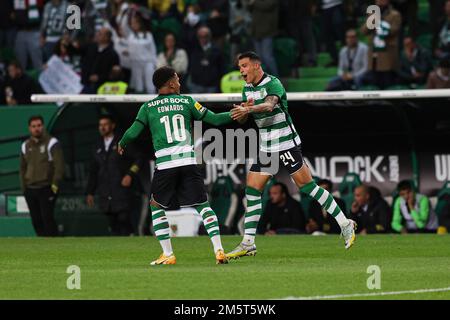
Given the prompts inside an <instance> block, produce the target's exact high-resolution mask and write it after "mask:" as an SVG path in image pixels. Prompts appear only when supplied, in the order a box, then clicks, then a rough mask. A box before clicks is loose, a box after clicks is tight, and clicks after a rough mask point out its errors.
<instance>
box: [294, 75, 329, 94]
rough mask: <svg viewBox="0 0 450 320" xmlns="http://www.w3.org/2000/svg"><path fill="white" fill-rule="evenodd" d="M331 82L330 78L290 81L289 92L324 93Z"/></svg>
mask: <svg viewBox="0 0 450 320" xmlns="http://www.w3.org/2000/svg"><path fill="white" fill-rule="evenodd" d="M329 81H330V79H329V78H312V79H308V78H304V79H288V80H287V91H304V92H309V91H323V90H325V88H326V87H327V85H328V82H329Z"/></svg>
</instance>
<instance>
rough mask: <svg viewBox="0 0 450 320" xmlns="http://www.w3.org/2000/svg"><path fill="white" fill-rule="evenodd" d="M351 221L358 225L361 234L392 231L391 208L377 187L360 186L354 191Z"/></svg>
mask: <svg viewBox="0 0 450 320" xmlns="http://www.w3.org/2000/svg"><path fill="white" fill-rule="evenodd" d="M354 197H355V201H354V202H353V203H352V208H351V215H352V217H351V219H353V220H355V221H356V223H357V224H358V230H359V233H360V234H367V233H386V232H388V231H389V229H390V227H389V226H390V223H391V219H392V217H391V208H390V207H389V204H388V203H387V202H386V201H385V200H384V199H383V197H382V196H381V193H380V191H379V190H378V189H377V188H375V187H369V186H367V185H364V184H362V185H360V186H358V187H356V188H355V190H354Z"/></svg>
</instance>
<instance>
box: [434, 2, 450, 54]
mask: <svg viewBox="0 0 450 320" xmlns="http://www.w3.org/2000/svg"><path fill="white" fill-rule="evenodd" d="M435 38H437V48H436V49H435V51H434V55H435V56H436V58H438V59H445V58H447V59H448V58H450V0H448V1H447V2H446V3H445V19H444V21H443V23H442V26H441V28H440V29H439V32H438V34H437V35H435Z"/></svg>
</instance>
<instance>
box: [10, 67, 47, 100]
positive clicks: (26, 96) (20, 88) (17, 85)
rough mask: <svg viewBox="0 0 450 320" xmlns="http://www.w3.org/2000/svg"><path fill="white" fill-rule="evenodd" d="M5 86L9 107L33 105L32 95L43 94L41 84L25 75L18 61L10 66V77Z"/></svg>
mask: <svg viewBox="0 0 450 320" xmlns="http://www.w3.org/2000/svg"><path fill="white" fill-rule="evenodd" d="M4 86H5V87H4V90H5V91H4V92H5V100H6V104H7V105H9V106H14V105H17V104H31V95H32V94H33V93H40V92H42V90H41V88H40V86H39V84H38V83H37V82H36V81H35V80H34V79H32V78H31V77H30V76H28V75H27V74H26V73H24V72H23V70H22V67H21V66H20V65H19V63H18V62H16V61H13V62H11V63H10V64H9V65H8V77H7V78H6V81H5V85H4Z"/></svg>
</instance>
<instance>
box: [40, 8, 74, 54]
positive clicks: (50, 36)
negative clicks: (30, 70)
mask: <svg viewBox="0 0 450 320" xmlns="http://www.w3.org/2000/svg"><path fill="white" fill-rule="evenodd" d="M68 6H69V3H68V1H67V0H51V1H48V2H47V3H46V4H45V6H44V12H43V16H42V23H41V45H42V56H43V59H44V62H46V61H47V60H48V59H50V56H51V55H52V54H53V49H54V47H55V45H56V44H57V42H58V41H59V39H61V37H62V36H63V33H64V32H65V31H66V23H65V21H66V17H67V7H68Z"/></svg>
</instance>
